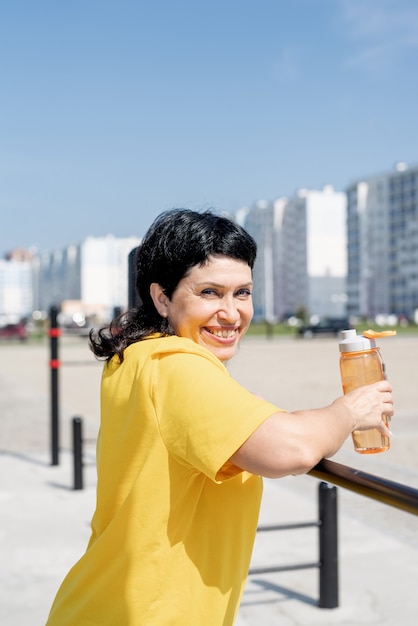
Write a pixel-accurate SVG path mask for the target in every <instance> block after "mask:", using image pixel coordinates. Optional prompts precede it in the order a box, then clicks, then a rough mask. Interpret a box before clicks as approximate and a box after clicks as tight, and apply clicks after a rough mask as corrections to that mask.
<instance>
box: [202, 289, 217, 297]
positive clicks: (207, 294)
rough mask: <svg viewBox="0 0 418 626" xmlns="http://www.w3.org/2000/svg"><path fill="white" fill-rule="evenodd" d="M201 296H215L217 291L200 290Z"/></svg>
mask: <svg viewBox="0 0 418 626" xmlns="http://www.w3.org/2000/svg"><path fill="white" fill-rule="evenodd" d="M201 294H202V296H217V295H218V294H217V291H216V289H202V291H201Z"/></svg>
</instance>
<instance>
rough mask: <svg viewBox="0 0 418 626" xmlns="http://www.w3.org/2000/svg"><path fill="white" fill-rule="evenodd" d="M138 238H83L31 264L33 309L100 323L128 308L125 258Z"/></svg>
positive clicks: (108, 236) (45, 254) (46, 254)
mask: <svg viewBox="0 0 418 626" xmlns="http://www.w3.org/2000/svg"><path fill="white" fill-rule="evenodd" d="M139 243H140V239H139V238H138V237H127V238H118V237H114V236H113V235H107V236H106V237H87V238H86V239H84V240H83V241H82V242H81V243H80V244H77V245H69V246H67V247H65V248H63V249H59V250H54V251H51V252H43V253H41V254H40V255H39V257H38V258H37V259H36V261H35V264H36V265H35V267H36V270H35V274H36V277H37V281H36V282H37V297H36V306H37V308H39V309H41V310H45V311H48V310H49V309H50V307H51V306H57V307H59V308H61V310H62V313H63V315H65V314H67V315H69V316H71V315H73V314H76V313H82V314H84V315H86V316H94V317H96V318H98V319H99V320H102V321H104V322H107V321H109V320H110V319H111V318H112V315H113V312H114V310H115V309H116V308H120V309H122V310H124V309H126V308H127V306H128V256H129V253H130V252H131V250H132V249H133V248H135V247H137V246H138V245H139Z"/></svg>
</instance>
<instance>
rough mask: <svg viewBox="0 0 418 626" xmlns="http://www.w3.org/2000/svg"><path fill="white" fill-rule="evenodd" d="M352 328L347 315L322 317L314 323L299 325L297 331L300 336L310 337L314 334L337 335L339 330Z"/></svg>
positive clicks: (339, 332)
mask: <svg viewBox="0 0 418 626" xmlns="http://www.w3.org/2000/svg"><path fill="white" fill-rule="evenodd" d="M349 328H352V326H351V324H350V320H349V319H348V317H323V318H321V319H319V320H318V322H316V323H314V324H304V325H303V326H299V328H298V329H297V333H298V335H299V336H301V337H305V338H307V339H310V338H312V337H314V336H315V335H333V336H334V337H338V336H339V335H340V334H341V331H343V330H347V329H349Z"/></svg>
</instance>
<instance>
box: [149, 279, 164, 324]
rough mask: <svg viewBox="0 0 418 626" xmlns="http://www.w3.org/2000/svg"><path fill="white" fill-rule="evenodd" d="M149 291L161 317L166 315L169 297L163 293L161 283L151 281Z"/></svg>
mask: <svg viewBox="0 0 418 626" xmlns="http://www.w3.org/2000/svg"><path fill="white" fill-rule="evenodd" d="M149 292H150V296H151V298H152V301H153V303H154V306H155V308H156V309H157V311H158V313H159V314H160V315H161V317H167V316H168V303H169V298H168V296H166V294H165V293H164V290H163V288H162V287H161V285H159V284H158V283H151V285H150V288H149Z"/></svg>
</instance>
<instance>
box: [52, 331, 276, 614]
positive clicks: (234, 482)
mask: <svg viewBox="0 0 418 626" xmlns="http://www.w3.org/2000/svg"><path fill="white" fill-rule="evenodd" d="M101 406H102V409H101V413H102V415H101V428H100V434H99V439H98V444H97V470H98V484H97V507H96V511H95V513H94V516H93V519H92V535H91V539H90V542H89V545H88V548H87V551H86V553H85V554H84V556H83V557H82V558H81V559H80V561H78V563H76V565H75V566H74V567H73V568H72V570H71V571H70V572H69V574H68V575H67V577H66V579H65V580H64V582H63V584H62V586H61V588H60V589H59V591H58V594H57V596H56V598H55V601H54V604H53V606H52V609H51V613H50V617H49V621H48V623H47V626H69V625H71V626H93V625H94V626H119V625H120V626H131V625H132V626H145V625H147V626H169V625H172V626H221V625H222V626H229V625H231V624H233V622H234V618H235V615H236V612H237V609H238V605H239V601H240V598H241V595H242V592H243V588H244V584H245V580H246V577H247V573H248V567H249V562H250V558H251V551H252V547H253V542H254V537H255V532H256V527H257V520H258V513H259V505H260V499H261V491H262V482H261V478H260V477H258V476H254V475H252V474H249V473H247V472H242V471H241V470H240V469H238V468H237V467H235V466H233V465H232V464H231V463H228V459H229V458H230V457H231V455H232V454H233V453H234V452H235V451H236V450H237V449H238V448H239V447H240V446H241V445H242V443H243V442H244V441H245V440H246V439H248V437H249V436H250V435H251V434H252V432H254V430H255V429H256V428H257V427H258V426H259V425H260V424H261V423H262V422H263V421H264V420H265V419H267V418H268V417H269V416H270V415H272V414H273V413H274V412H275V411H277V408H276V407H275V406H273V405H272V404H270V403H268V402H265V401H263V400H260V399H259V398H256V397H255V396H254V395H252V394H251V393H250V392H248V391H247V390H245V389H244V388H243V387H241V386H240V385H239V384H238V383H237V382H236V381H234V380H233V379H232V378H231V376H230V375H229V373H228V371H227V369H226V368H225V366H224V365H223V364H222V363H221V362H220V361H219V360H218V359H217V358H216V357H215V356H214V355H213V354H212V353H211V352H209V351H208V350H206V349H205V348H204V347H201V346H199V345H197V344H196V343H194V342H192V341H190V340H188V339H183V338H180V337H159V336H157V337H153V338H149V339H147V340H144V341H140V342H138V343H135V344H133V345H131V346H129V347H128V348H127V349H126V350H125V353H124V361H123V363H122V364H120V363H119V360H118V359H117V357H114V358H113V359H112V361H110V362H109V364H107V365H106V366H105V368H104V371H103V379H102V392H101Z"/></svg>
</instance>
